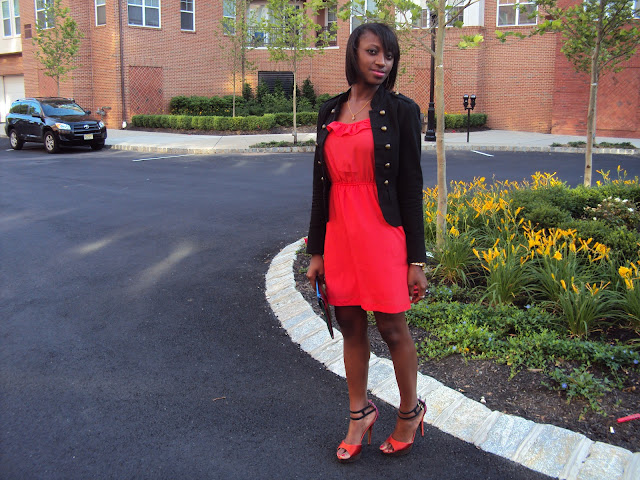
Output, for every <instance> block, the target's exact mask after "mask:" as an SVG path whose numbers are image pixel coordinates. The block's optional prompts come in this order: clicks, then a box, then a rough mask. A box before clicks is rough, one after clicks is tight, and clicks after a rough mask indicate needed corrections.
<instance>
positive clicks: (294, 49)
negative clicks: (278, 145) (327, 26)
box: [260, 0, 336, 145]
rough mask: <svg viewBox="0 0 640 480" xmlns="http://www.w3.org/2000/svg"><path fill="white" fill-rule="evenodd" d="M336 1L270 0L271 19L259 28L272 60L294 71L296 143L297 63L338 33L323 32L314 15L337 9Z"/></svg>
mask: <svg viewBox="0 0 640 480" xmlns="http://www.w3.org/2000/svg"><path fill="white" fill-rule="evenodd" d="M335 5H336V3H335V0H307V1H306V2H304V1H302V0H267V9H268V18H266V19H262V20H261V22H260V29H261V30H262V31H264V32H265V33H266V38H265V44H266V47H267V49H268V50H269V56H270V58H271V59H272V60H274V61H276V62H279V61H284V62H287V63H288V65H289V67H290V68H291V71H292V72H293V143H294V145H295V144H297V143H298V130H297V105H296V104H297V98H296V97H297V91H296V90H297V89H296V86H297V85H298V66H299V64H300V61H301V60H302V59H303V58H305V57H311V56H314V55H316V54H317V53H323V52H324V45H327V44H328V43H329V40H330V39H332V37H333V36H334V35H335V32H331V31H323V29H322V27H321V26H320V25H318V24H317V23H316V22H315V21H314V19H313V17H315V16H316V15H317V14H318V12H319V11H321V10H323V9H327V8H334V7H335Z"/></svg>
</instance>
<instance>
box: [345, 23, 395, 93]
mask: <svg viewBox="0 0 640 480" xmlns="http://www.w3.org/2000/svg"><path fill="white" fill-rule="evenodd" d="M364 32H371V33H373V34H374V35H376V36H377V37H378V38H379V39H380V41H381V42H382V48H383V49H384V51H385V52H387V53H390V54H391V55H393V67H392V68H391V71H390V72H389V75H388V76H387V78H386V80H385V82H384V83H383V84H382V86H383V87H384V88H386V89H387V90H392V89H393V85H394V84H395V83H396V76H397V75H398V62H399V60H400V46H399V45H398V38H397V37H396V34H395V33H394V32H393V30H391V28H389V26H388V25H385V24H384V23H363V24H362V25H359V26H358V27H356V29H355V30H354V31H353V32H351V35H350V36H349V40H348V41H347V54H346V58H345V71H346V74H347V83H349V85H353V84H354V83H356V82H357V81H358V78H359V77H360V69H359V68H358V46H359V45H360V37H361V36H362V34H363V33H364Z"/></svg>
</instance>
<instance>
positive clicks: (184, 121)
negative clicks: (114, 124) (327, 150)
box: [131, 97, 640, 200]
mask: <svg viewBox="0 0 640 480" xmlns="http://www.w3.org/2000/svg"><path fill="white" fill-rule="evenodd" d="M176 98H180V97H174V99H176ZM184 98H186V97H184ZM202 98H205V97H202ZM174 99H172V101H173V100H174ZM436 120H437V119H436ZM317 121H318V113H317V112H297V124H298V126H302V125H315V124H316V122H317ZM486 123H487V114H486V113H472V114H471V126H472V127H481V126H483V125H485V124H486ZM131 125H132V126H134V127H142V128H171V129H175V130H231V131H235V130H246V131H252V130H258V131H259V130H269V129H271V128H273V127H276V126H280V127H291V126H293V113H292V112H283V113H267V114H264V115H262V116H256V115H248V116H246V117H229V116H214V115H207V116H192V115H134V116H133V118H132V119H131ZM444 125H445V128H450V129H454V128H464V127H466V126H467V116H466V115H463V114H447V115H445V117H444ZM639 200H640V199H639Z"/></svg>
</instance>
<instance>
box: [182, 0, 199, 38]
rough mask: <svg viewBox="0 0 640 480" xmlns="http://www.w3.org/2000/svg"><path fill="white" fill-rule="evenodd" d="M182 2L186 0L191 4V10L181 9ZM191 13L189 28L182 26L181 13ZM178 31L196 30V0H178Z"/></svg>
mask: <svg viewBox="0 0 640 480" xmlns="http://www.w3.org/2000/svg"><path fill="white" fill-rule="evenodd" d="M182 2H188V3H190V4H191V10H183V9H182ZM184 14H190V15H191V28H182V15H184ZM180 31H182V32H195V31H196V0H180Z"/></svg>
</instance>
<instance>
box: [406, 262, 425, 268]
mask: <svg viewBox="0 0 640 480" xmlns="http://www.w3.org/2000/svg"><path fill="white" fill-rule="evenodd" d="M409 265H415V266H416V267H420V268H424V267H426V266H427V264H426V263H424V262H411V263H410V264H409Z"/></svg>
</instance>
